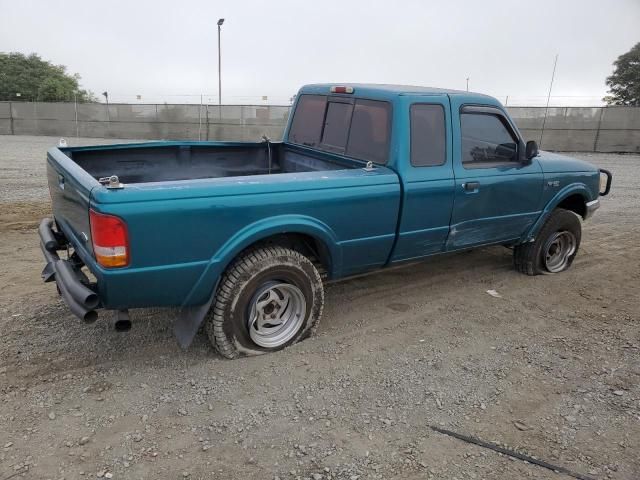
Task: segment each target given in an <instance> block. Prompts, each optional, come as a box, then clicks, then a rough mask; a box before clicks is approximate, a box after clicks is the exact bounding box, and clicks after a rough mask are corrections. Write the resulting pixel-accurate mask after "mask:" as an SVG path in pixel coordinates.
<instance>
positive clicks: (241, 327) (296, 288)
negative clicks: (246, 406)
mask: <svg viewBox="0 0 640 480" xmlns="http://www.w3.org/2000/svg"><path fill="white" fill-rule="evenodd" d="M323 303H324V290H323V286H322V280H321V278H320V274H319V272H318V270H317V269H316V267H315V266H314V264H313V263H312V262H311V260H309V259H308V258H307V257H305V256H304V255H302V254H301V253H299V252H297V251H295V250H291V249H288V248H284V247H279V246H265V247H261V248H256V249H253V250H250V251H248V252H245V253H243V254H241V255H240V256H239V257H238V258H237V259H236V260H234V262H233V263H232V264H231V265H230V266H229V268H228V269H227V271H226V272H225V273H224V275H223V278H222V279H221V282H220V286H219V288H218V292H217V294H216V299H215V303H214V305H213V308H212V309H211V311H210V312H209V315H208V317H207V320H206V331H207V334H208V336H209V340H210V341H211V343H212V344H213V345H214V347H215V348H216V350H218V352H220V354H222V355H224V356H225V357H227V358H236V357H238V356H240V355H258V354H262V353H267V352H271V351H276V350H281V349H283V348H285V347H287V346H289V345H292V344H293V343H296V342H298V341H300V340H302V339H304V338H306V337H307V336H309V335H310V334H311V333H312V332H313V331H314V330H315V328H316V327H317V325H318V322H319V320H320V317H321V315H322V307H323Z"/></svg>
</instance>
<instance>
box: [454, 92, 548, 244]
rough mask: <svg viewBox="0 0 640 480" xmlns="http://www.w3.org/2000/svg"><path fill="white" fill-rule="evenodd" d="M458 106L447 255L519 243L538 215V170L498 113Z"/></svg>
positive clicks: (487, 108)
mask: <svg viewBox="0 0 640 480" xmlns="http://www.w3.org/2000/svg"><path fill="white" fill-rule="evenodd" d="M454 98H455V97H454ZM460 103H461V100H460V99H457V98H456V99H455V100H454V99H453V98H452V108H451V110H452V116H453V122H454V125H455V127H454V132H455V134H454V148H453V149H454V157H455V158H454V164H453V170H454V173H455V195H454V207H453V214H452V216H451V229H450V232H449V237H448V239H447V246H446V249H447V250H457V249H460V248H467V247H472V246H477V245H483V244H491V243H509V242H511V241H514V240H517V239H519V238H520V237H521V236H522V235H523V234H524V232H525V231H526V230H527V229H528V228H529V227H530V226H531V225H532V224H533V222H534V221H535V220H536V218H537V217H538V216H539V214H540V208H541V207H540V202H541V196H542V188H543V175H542V169H541V167H540V165H539V163H538V162H537V160H536V159H535V158H534V159H532V160H526V158H525V155H524V148H525V144H524V142H523V141H522V139H521V137H520V134H519V133H518V130H517V128H516V127H515V125H514V124H513V123H512V122H511V120H510V119H509V117H508V116H507V114H506V113H505V112H504V111H503V110H502V108H500V107H498V106H495V105H464V104H460Z"/></svg>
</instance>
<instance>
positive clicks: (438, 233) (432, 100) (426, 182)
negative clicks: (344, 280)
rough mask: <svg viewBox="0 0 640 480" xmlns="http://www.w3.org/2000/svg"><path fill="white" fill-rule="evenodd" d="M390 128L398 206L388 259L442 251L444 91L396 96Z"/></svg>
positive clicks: (448, 190) (446, 151)
mask: <svg viewBox="0 0 640 480" xmlns="http://www.w3.org/2000/svg"><path fill="white" fill-rule="evenodd" d="M399 106H400V108H399V109H398V110H399V112H397V113H396V115H395V117H394V127H395V128H397V129H398V131H400V132H402V135H403V138H400V139H398V157H397V159H396V168H397V170H398V174H399V177H400V180H401V182H402V208H401V217H400V223H399V225H398V236H397V240H396V245H395V248H394V250H393V253H392V257H391V262H394V263H395V262H401V261H406V260H411V259H414V258H420V257H424V256H427V255H431V254H434V253H438V252H442V251H444V248H445V243H446V240H447V235H448V233H449V221H450V219H451V211H452V208H453V197H454V187H455V182H454V177H453V153H452V148H451V146H452V132H451V109H450V106H449V97H448V96H447V95H424V96H415V97H413V96H406V97H404V96H401V97H400V105H399Z"/></svg>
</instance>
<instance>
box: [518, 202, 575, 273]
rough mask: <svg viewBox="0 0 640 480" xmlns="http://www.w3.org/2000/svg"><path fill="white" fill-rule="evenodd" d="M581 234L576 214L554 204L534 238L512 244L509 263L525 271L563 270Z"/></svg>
mask: <svg viewBox="0 0 640 480" xmlns="http://www.w3.org/2000/svg"><path fill="white" fill-rule="evenodd" d="M581 236H582V226H581V224H580V219H579V218H578V216H577V215H576V214H575V213H573V212H571V211H569V210H564V209H561V208H558V209H556V210H554V211H553V212H552V213H551V215H549V218H548V219H547V221H546V222H545V224H544V225H543V226H542V228H541V229H540V232H539V233H538V235H537V236H536V239H535V241H533V242H529V243H524V244H522V245H517V246H516V247H515V248H514V250H513V263H514V265H515V267H516V269H517V270H518V271H520V272H522V273H524V274H527V275H539V274H541V273H559V272H563V271H565V270H566V269H568V268H569V267H570V266H571V264H572V263H573V260H574V259H575V257H576V254H577V253H578V248H579V247H580V239H581Z"/></svg>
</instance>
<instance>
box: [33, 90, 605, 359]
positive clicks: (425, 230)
mask: <svg viewBox="0 0 640 480" xmlns="http://www.w3.org/2000/svg"><path fill="white" fill-rule="evenodd" d="M47 172H48V183H49V189H50V193H51V201H52V207H53V218H47V219H44V220H42V222H41V224H40V226H39V234H40V238H41V247H42V251H43V253H44V256H45V259H46V263H47V264H46V267H45V269H44V271H43V274H42V276H43V278H44V280H45V281H55V282H56V284H57V287H58V291H59V293H60V294H61V295H62V297H63V299H64V301H65V303H66V304H67V305H68V307H69V308H70V310H71V311H72V312H73V313H74V314H75V315H76V316H78V317H79V318H81V319H83V320H85V321H87V322H93V321H95V320H96V318H97V313H96V310H97V309H109V310H114V311H115V312H116V313H115V316H116V319H117V321H116V323H115V325H116V328H119V329H123V330H124V329H128V328H130V326H131V322H130V320H129V317H128V310H129V309H133V308H145V307H161V306H172V307H178V308H179V309H180V310H179V311H180V314H179V317H178V319H177V321H176V322H175V324H174V330H175V332H176V335H177V337H178V340H179V342H180V344H181V345H182V346H183V347H186V346H188V345H189V343H190V342H191V341H192V339H193V337H194V336H195V334H196V332H197V331H198V329H199V328H200V326H201V325H202V323H203V322H204V325H205V330H206V333H207V334H208V337H209V339H210V341H211V343H212V344H213V346H214V347H215V348H216V349H217V350H218V351H219V352H220V354H222V355H223V356H225V357H228V358H234V357H237V356H239V355H247V354H258V353H264V352H269V351H274V350H279V349H282V348H285V347H287V346H288V345H291V344H293V343H295V342H298V341H299V340H301V339H303V338H305V337H307V336H308V335H309V334H311V333H312V332H313V331H314V330H315V328H316V327H317V325H318V322H319V320H320V317H321V315H322V308H323V303H324V290H323V282H324V281H325V280H333V279H339V278H343V277H347V276H351V275H356V274H361V273H363V272H369V271H373V270H377V269H381V268H384V267H389V266H392V265H398V264H402V263H404V262H410V261H416V260H418V259H421V258H424V257H427V256H430V255H436V254H441V253H447V252H454V251H459V250H465V249H470V248H474V247H479V246H485V245H493V244H497V245H505V246H508V247H510V248H513V259H514V266H515V268H516V269H517V270H518V271H520V272H522V273H524V274H527V275H537V274H541V273H548V274H549V273H550V274H555V273H559V272H562V271H563V270H566V269H567V268H569V266H570V265H571V263H572V262H573V260H574V258H575V256H576V254H577V253H578V248H579V246H580V237H581V220H586V219H587V218H589V217H590V216H591V215H592V213H593V212H594V211H595V210H596V209H597V208H598V206H599V196H601V195H606V194H607V193H608V192H609V189H610V187H611V174H610V173H609V172H608V171H606V170H602V169H598V168H596V167H594V166H593V165H590V164H589V163H586V162H584V161H580V160H576V159H572V158H569V157H566V156H561V155H557V154H553V153H548V152H542V151H538V147H537V145H536V142H535V141H529V142H525V139H523V137H522V135H521V134H520V132H519V131H518V128H517V127H516V125H515V123H514V122H513V121H512V120H511V118H510V117H509V115H508V113H507V112H506V110H505V109H504V108H503V106H502V105H501V104H500V103H499V102H498V101H497V100H496V99H494V98H492V97H489V96H485V95H481V94H476V93H470V92H462V91H454V90H441V89H435V88H423V87H412V86H398V85H364V84H343V85H308V86H305V87H303V88H302V89H301V90H300V92H299V94H298V95H297V97H296V101H295V104H294V107H293V109H292V113H291V115H290V119H289V123H288V126H287V128H286V130H285V132H284V137H283V141H281V142H272V141H270V140H269V139H268V138H266V137H264V138H263V141H261V142H254V143H237V142H184V141H183V142H169V141H167V142H164V141H163V142H149V143H140V144H124V145H107V146H91V147H59V148H52V149H50V150H49V151H48V154H47Z"/></svg>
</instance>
